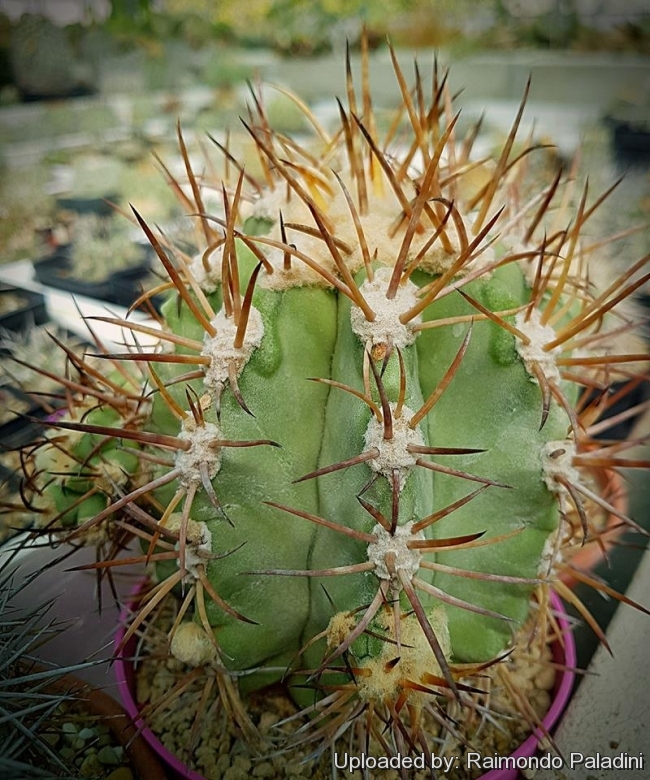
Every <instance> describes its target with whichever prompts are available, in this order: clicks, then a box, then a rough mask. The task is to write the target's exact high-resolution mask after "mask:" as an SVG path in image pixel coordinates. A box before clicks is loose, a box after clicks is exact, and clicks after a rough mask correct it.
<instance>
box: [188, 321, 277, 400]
mask: <svg viewBox="0 0 650 780" xmlns="http://www.w3.org/2000/svg"><path fill="white" fill-rule="evenodd" d="M211 324H212V325H213V326H214V327H215V329H216V331H217V333H216V335H215V336H210V335H209V334H208V333H206V334H205V336H204V338H203V350H202V352H201V354H202V355H203V356H205V357H209V358H210V365H209V366H208V367H207V368H206V369H205V384H206V387H207V388H208V389H214V388H216V387H218V386H219V385H224V384H225V383H226V382H227V381H228V376H229V366H230V365H231V364H233V363H234V365H235V372H236V374H237V376H239V374H241V372H242V369H243V368H244V366H245V365H246V363H248V361H249V360H250V357H251V355H252V354H253V351H254V350H255V349H257V347H259V345H260V344H261V343H262V337H263V336H264V323H263V322H262V316H261V315H260V313H259V311H257V309H256V308H255V307H253V306H251V310H250V314H249V317H248V323H247V325H246V333H245V334H244V343H243V344H242V345H241V347H239V348H237V347H235V346H234V342H235V335H236V333H237V325H236V324H235V322H234V320H233V319H232V317H226V315H225V313H224V311H223V309H221V310H220V311H219V312H218V313H217V315H216V317H215V318H214V319H213V320H212V323H211Z"/></svg>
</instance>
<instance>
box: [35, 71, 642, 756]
mask: <svg viewBox="0 0 650 780" xmlns="http://www.w3.org/2000/svg"><path fill="white" fill-rule="evenodd" d="M363 62H364V67H363V69H362V84H361V88H360V89H359V88H358V86H355V85H354V83H353V79H352V76H351V75H350V73H351V69H350V67H349V63H348V90H347V92H348V94H347V103H346V105H345V106H344V105H343V103H341V102H339V112H340V124H339V126H338V127H337V128H336V130H335V131H334V132H328V131H326V130H325V129H324V128H322V127H321V126H320V125H319V124H318V122H317V121H316V119H315V118H314V117H313V116H312V115H311V113H310V112H309V110H308V109H307V108H305V107H303V110H304V111H305V114H306V116H307V118H308V119H309V121H310V122H311V123H312V124H313V126H314V128H315V131H316V132H315V134H314V136H315V138H314V140H313V142H309V143H305V144H304V145H301V144H299V143H298V142H297V141H296V140H294V139H291V138H289V137H286V136H283V135H281V134H279V133H274V131H273V129H272V128H271V127H269V125H268V123H267V121H266V116H265V112H264V106H263V105H262V103H261V102H260V101H254V102H255V106H254V108H253V109H252V110H251V112H250V117H249V119H248V120H247V121H245V122H244V125H245V127H246V130H247V132H248V133H249V135H250V137H251V138H252V141H253V143H254V148H255V150H256V154H257V159H256V162H255V165H252V164H249V166H247V167H246V168H245V167H244V166H243V164H241V163H239V162H238V160H237V159H236V158H235V156H234V155H233V153H232V152H231V151H230V149H229V148H228V145H227V144H226V143H223V144H222V143H220V142H218V141H216V140H215V139H213V140H215V144H216V146H217V147H218V148H219V154H220V157H221V160H222V162H223V170H224V173H223V177H222V179H220V180H218V181H217V180H214V179H212V178H210V176H208V175H207V174H205V175H199V174H198V173H197V172H196V171H195V170H194V166H193V163H192V161H191V158H190V155H189V153H188V151H187V148H186V145H185V141H184V138H183V135H182V133H181V131H180V129H179V143H180V150H181V155H182V157H183V160H184V163H185V169H186V173H187V177H186V179H184V180H182V181H181V180H180V179H179V178H178V177H174V176H173V175H172V174H171V173H170V172H169V171H167V175H168V178H169V182H170V186H172V187H173V188H174V189H175V191H176V192H177V193H178V195H179V197H180V198H181V199H182V200H183V202H184V204H185V205H186V207H187V210H188V212H189V213H190V214H191V215H192V216H191V218H192V219H194V220H195V221H196V224H197V228H198V231H199V235H200V239H201V242H202V246H201V247H200V249H199V251H198V252H197V254H196V255H195V256H189V255H185V254H184V253H183V252H181V251H180V250H178V249H176V248H175V247H174V246H173V244H172V243H171V242H170V241H168V240H167V239H166V237H165V235H164V234H163V233H162V232H160V231H158V230H155V229H154V228H152V227H150V226H149V225H148V224H147V221H146V219H145V217H144V216H143V215H140V214H139V213H137V212H135V213H134V220H135V221H137V222H138V223H139V224H140V225H141V227H142V229H143V231H144V233H145V234H146V235H147V237H148V239H149V241H150V242H151V244H152V246H153V248H154V249H155V251H156V253H157V255H158V257H159V259H160V261H161V265H162V268H163V269H164V272H165V274H166V281H164V282H162V283H161V285H160V288H158V289H157V290H154V291H152V293H151V294H160V293H162V292H165V293H166V296H167V298H166V302H165V303H164V304H163V306H162V309H161V311H160V313H159V314H157V315H156V318H157V322H154V323H152V324H143V323H142V322H141V321H140V320H138V321H135V320H133V319H131V318H130V317H128V316H127V317H126V318H125V319H120V318H118V317H111V316H107V317H105V318H104V319H105V320H107V321H110V322H112V323H113V324H116V325H118V326H121V327H122V328H123V329H124V331H125V333H127V334H128V335H129V343H130V344H131V346H130V347H129V348H128V349H126V350H125V351H120V350H119V349H118V350H117V351H111V350H110V349H107V348H102V349H97V350H96V352H98V353H99V355H100V358H99V360H95V361H91V359H90V358H89V357H87V356H86V357H82V356H75V355H73V354H70V355H69V360H70V364H71V367H72V368H71V371H70V372H69V374H68V377H67V378H66V379H65V380H63V381H64V385H65V387H66V393H67V397H68V399H69V408H68V410H67V412H66V414H65V415H64V416H63V417H61V418H59V419H58V420H56V421H53V422H51V423H50V428H49V430H48V432H47V434H46V436H45V437H44V439H43V441H42V442H41V443H40V444H39V445H38V446H37V447H35V448H34V450H33V451H32V452H31V454H30V456H29V457H26V458H25V459H24V461H25V489H24V494H25V497H26V500H28V501H29V503H30V506H32V507H33V508H34V509H35V510H37V514H38V517H39V518H40V519H41V525H42V526H43V527H45V528H47V529H48V530H49V531H50V532H52V533H56V534H58V535H60V534H64V535H65V536H67V537H69V538H70V539H71V540H75V541H79V540H86V541H92V542H93V543H96V544H98V545H99V548H100V550H101V551H102V555H101V556H100V558H101V559H100V560H99V562H98V564H97V568H98V569H99V570H100V571H103V572H105V571H110V570H111V568H112V567H113V566H114V565H117V564H119V563H120V557H119V554H118V557H117V558H115V557H114V556H115V555H116V550H117V551H119V544H118V543H119V542H121V541H122V540H124V539H126V538H128V537H129V536H136V537H138V538H139V544H140V545H141V546H142V553H141V555H140V556H138V554H136V557H139V559H140V560H141V561H142V562H143V564H146V565H147V566H149V567H150V571H151V572H152V579H153V585H152V587H151V589H150V590H148V591H147V592H146V595H145V596H144V597H143V599H142V601H141V603H140V605H139V608H138V610H137V611H136V614H135V616H134V620H133V623H132V625H131V627H130V628H129V630H128V632H127V639H128V637H129V636H131V635H133V634H134V633H136V632H137V631H139V630H140V629H141V627H142V626H143V625H144V623H145V622H146V620H147V618H148V616H149V615H150V614H151V613H152V612H153V611H154V610H155V609H156V607H157V606H158V605H159V604H160V603H161V602H162V601H163V599H165V598H170V597H173V598H176V599H178V602H179V605H180V606H179V609H178V613H177V614H178V617H177V619H176V620H175V621H174V625H173V626H172V629H171V631H170V632H169V637H168V644H169V652H170V653H171V654H172V655H173V656H175V657H176V658H177V659H179V660H180V661H182V663H183V664H186V665H189V666H190V667H195V668H199V669H201V668H204V669H207V670H210V674H213V675H216V679H217V682H218V688H219V692H220V694H221V696H222V697H223V698H224V699H225V700H227V710H228V711H229V712H230V713H232V714H233V716H234V717H235V718H236V719H237V720H238V721H239V725H240V726H241V727H242V728H243V729H244V731H246V732H247V734H248V735H250V734H251V733H252V724H251V722H250V719H249V717H248V715H247V713H246V707H245V705H242V704H241V699H242V697H243V698H244V699H245V697H246V696H247V695H248V694H249V693H251V692H254V691H258V690H260V689H262V688H264V687H265V686H268V685H270V684H272V683H278V682H284V683H288V685H289V689H290V691H291V695H292V696H293V698H294V700H295V702H296V704H297V706H298V707H299V708H303V709H304V710H305V711H306V712H309V713H310V714H311V715H312V716H313V721H312V726H311V728H305V727H303V730H302V732H301V733H300V735H298V736H297V737H296V739H297V740H298V741H307V742H309V740H313V745H314V750H315V751H316V752H318V751H320V750H322V749H323V748H324V747H326V746H328V745H330V744H332V743H334V742H335V741H336V740H337V739H338V738H339V737H341V736H342V735H343V734H345V733H346V732H347V730H348V729H349V728H351V727H353V728H352V732H354V733H357V730H360V732H361V733H362V734H366V737H365V739H369V738H370V735H373V738H377V735H380V739H381V744H382V745H383V746H384V748H385V749H386V750H398V749H400V746H401V749H402V750H407V751H408V750H410V749H412V750H414V751H415V750H417V751H419V750H420V749H421V746H422V745H424V744H426V739H427V737H426V734H425V729H424V727H423V726H422V722H423V721H422V713H423V712H424V711H425V710H426V711H428V712H429V713H434V715H435V717H436V718H437V719H438V720H440V721H443V722H444V721H445V717H446V716H444V714H443V715H441V714H440V713H442V712H444V708H443V707H442V704H443V703H445V702H446V703H451V704H455V705H460V706H461V707H462V706H463V705H465V704H467V706H468V707H471V706H472V705H471V702H472V696H473V695H474V693H475V692H476V686H475V685H474V684H471V685H470V684H468V682H467V680H468V679H476V675H481V674H488V673H489V672H490V670H491V669H493V668H494V667H498V666H499V664H502V663H503V662H504V661H505V659H506V658H507V657H508V655H509V654H510V652H511V650H512V648H513V637H515V636H517V635H518V634H517V631H518V630H519V629H520V628H521V626H522V625H524V624H526V621H527V620H529V619H530V616H531V615H532V616H533V617H534V618H535V619H534V624H535V625H534V628H533V629H532V630H531V632H530V635H532V634H535V633H537V634H539V633H540V632H542V633H544V632H548V633H552V632H553V630H554V625H555V622H554V621H555V618H554V615H553V612H552V610H551V609H550V608H549V604H548V598H549V595H548V594H549V588H550V587H551V586H555V587H556V588H557V590H558V591H559V593H560V595H562V596H564V597H565V598H566V599H567V600H569V601H571V602H572V603H573V604H574V606H575V607H576V608H577V609H578V611H579V612H580V613H581V614H582V615H583V616H584V617H585V618H586V619H587V620H591V618H590V615H589V613H588V611H587V610H586V608H585V607H584V606H583V605H582V603H581V602H580V601H579V600H578V599H577V597H576V596H575V595H574V594H573V592H572V591H571V590H569V589H568V588H567V587H566V586H565V585H563V584H562V581H561V577H560V575H561V573H562V571H563V569H566V568H567V567H570V566H571V557H570V556H571V554H572V552H573V551H574V550H575V549H576V548H579V547H581V546H582V545H583V544H594V543H598V542H599V538H600V536H599V535H600V533H601V531H600V529H599V525H598V523H599V520H600V519H602V517H601V516H602V515H603V514H610V513H613V514H614V515H615V516H616V517H617V518H618V519H619V522H620V523H624V524H627V525H629V526H630V527H633V528H635V529H637V530H639V529H638V526H636V525H635V523H634V521H633V520H631V519H630V518H628V517H627V516H626V515H625V514H624V513H623V512H621V511H620V510H619V509H617V508H616V507H614V506H612V505H611V503H610V496H609V495H608V494H607V493H602V492H600V491H601V488H600V484H601V483H599V482H598V480H597V479H596V477H597V476H598V473H599V472H602V471H603V470H605V469H615V468H618V467H622V466H640V467H645V466H646V465H647V464H646V463H645V462H643V461H637V460H632V459H631V458H626V457H625V455H626V449H627V448H628V446H629V445H628V443H626V442H620V441H612V440H608V439H606V438H605V439H599V440H597V439H596V438H595V437H594V432H595V431H596V424H597V422H598V420H599V419H601V418H602V417H603V416H604V415H605V414H606V413H607V411H608V409H609V407H610V405H611V403H612V400H611V396H610V395H609V394H608V388H609V386H610V385H611V384H612V382H614V381H622V382H624V383H625V385H624V386H625V388H626V389H631V388H633V387H636V386H638V385H639V384H640V383H642V382H644V381H645V376H644V371H645V367H646V354H645V352H644V351H643V349H642V348H641V347H637V346H632V347H630V346H629V344H630V343H633V341H634V334H635V329H636V328H637V322H636V320H635V316H634V313H633V312H631V311H628V310H627V309H626V308H625V306H624V304H625V303H626V301H627V300H628V299H629V298H630V297H631V296H632V295H633V293H634V292H635V290H636V289H637V288H638V287H639V286H640V285H641V284H643V283H644V281H645V280H647V278H648V274H647V273H645V275H644V271H643V267H644V265H645V263H646V260H647V258H644V259H643V260H641V261H639V262H638V263H636V264H635V265H633V266H630V267H629V269H627V270H625V271H624V272H623V273H621V274H619V275H618V276H617V277H616V276H615V277H613V279H612V280H611V281H609V282H607V283H606V284H605V285H604V286H603V287H602V289H598V288H597V287H596V286H595V284H594V282H593V279H592V274H593V270H592V269H593V267H594V264H593V263H592V260H593V259H594V258H596V257H598V253H599V251H601V248H602V245H601V244H597V243H595V242H592V243H591V244H590V243H589V242H588V241H587V240H585V238H584V233H585V225H586V224H587V223H588V221H589V219H590V218H591V217H592V215H593V213H594V212H595V211H596V209H597V208H598V206H599V205H600V204H601V203H602V202H603V200H604V199H605V195H604V196H601V197H599V198H597V199H593V198H590V196H589V194H588V192H587V188H586V187H585V189H584V191H583V192H582V193H580V192H579V191H578V190H577V188H576V178H575V176H573V175H572V172H570V173H569V175H565V174H564V173H563V172H562V171H561V170H557V171H551V172H550V174H549V176H548V179H547V180H545V181H544V180H540V179H539V176H538V175H537V174H536V175H535V177H532V179H531V177H530V176H528V172H529V163H530V160H531V158H533V157H534V154H536V153H537V154H543V151H542V152H540V151H539V150H538V149H537V148H536V147H535V146H534V144H533V143H532V142H531V140H530V139H529V140H527V141H523V142H522V141H517V139H516V135H517V130H518V127H519V124H520V120H521V116H522V112H523V110H524V105H525V101H526V97H525V96H524V99H523V100H522V104H521V107H520V110H519V112H518V114H517V117H516V119H515V122H514V125H513V127H512V130H511V132H510V133H509V135H508V137H507V139H506V141H505V143H504V145H503V148H502V149H501V151H500V152H499V153H497V154H496V155H495V156H493V157H489V158H485V159H479V158H477V157H476V156H475V155H474V153H473V142H474V139H475V137H476V130H477V129H476V128H474V129H472V130H470V131H469V133H468V134H467V135H465V136H463V137H462V138H461V137H459V131H458V129H457V125H458V123H457V118H458V117H457V116H454V115H453V114H452V110H451V99H450V96H449V90H448V88H447V81H446V77H445V76H444V75H443V74H441V73H439V72H438V70H437V68H436V69H434V73H433V79H432V81H433V83H432V85H430V87H429V90H428V91H429V93H430V95H431V98H430V100H429V102H427V99H426V98H425V92H424V87H423V83H422V81H421V80H420V77H419V74H418V75H417V78H416V82H415V86H414V87H413V88H410V87H409V86H408V85H407V80H406V78H405V77H404V75H403V74H402V71H401V69H400V67H399V65H398V63H397V60H396V58H394V68H395V74H396V77H397V81H398V83H399V86H400V89H401V95H402V99H403V100H402V105H401V107H400V110H399V112H398V114H397V116H396V118H395V120H394V121H393V123H392V124H391V125H390V126H389V127H387V128H385V129H384V130H381V131H380V129H379V127H378V122H377V119H376V116H375V114H374V113H373V108H372V101H371V94H370V90H369V87H368V70H367V57H364V60H363ZM301 105H302V104H301ZM253 168H255V170H253ZM211 170H212V171H213V170H214V166H213V168H212V169H211ZM215 191H216V192H217V193H219V197H220V201H221V206H220V208H215V207H214V206H212V205H211V206H210V207H209V208H208V206H207V205H206V204H207V199H206V194H207V193H208V192H210V194H211V196H212V202H214V197H213V195H214V192H215ZM146 298H147V296H146V295H143V298H142V300H140V301H138V305H143V306H145V305H146ZM90 326H91V328H92V323H90ZM637 335H638V334H637ZM152 338H153V339H155V341H154V345H153V346H151V345H147V344H144V343H142V342H144V340H145V339H148V340H149V341H151V339H152ZM148 343H149V342H148ZM100 346H101V345H100ZM72 369H74V370H76V372H77V376H76V378H73V373H74V372H73V371H72ZM585 388H586V389H587V390H588V391H589V392H588V393H585V392H583V391H584V390H585ZM626 389H624V390H620V391H619V396H620V395H624V394H625V392H626V391H627V390H626ZM603 427H606V424H603V423H601V424H600V428H601V429H602V428H603ZM576 576H579V577H580V578H581V579H583V580H585V581H588V582H591V583H592V584H593V585H594V586H596V587H599V588H601V589H604V590H605V591H606V592H607V593H611V592H612V591H611V590H610V589H609V588H608V587H607V586H606V585H604V584H603V583H601V582H600V581H599V580H596V579H595V578H592V577H591V576H590V575H588V574H585V573H584V572H579V571H576ZM530 635H529V636H530ZM479 688H480V685H479ZM521 717H522V719H524V720H532V721H533V722H534V719H532V718H531V716H530V714H529V713H528V712H527V711H526V710H525V708H524V709H523V710H522V713H521ZM458 723H459V721H458V719H453V718H452V717H449V718H448V719H447V721H446V725H447V727H448V728H449V729H451V730H452V731H454V730H455V729H456V727H457V726H458ZM352 732H350V733H352ZM305 734H307V735H308V736H305ZM461 738H462V735H461ZM361 739H362V740H363V739H364V737H361ZM362 744H363V742H362Z"/></svg>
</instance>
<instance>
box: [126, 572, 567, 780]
mask: <svg viewBox="0 0 650 780" xmlns="http://www.w3.org/2000/svg"><path fill="white" fill-rule="evenodd" d="M147 582H148V580H147V579H143V580H142V581H141V582H139V583H138V584H137V585H136V586H135V587H134V588H133V590H132V591H131V593H130V594H129V600H128V601H127V603H126V604H125V606H124V607H123V608H122V611H121V613H120V618H119V626H118V630H117V633H116V634H115V642H114V647H115V659H114V668H115V676H116V679H117V687H118V692H119V696H120V699H121V701H122V704H123V706H124V709H125V710H126V711H127V712H128V714H129V715H130V716H131V718H132V721H133V723H134V724H135V725H136V726H137V727H138V730H139V733H140V734H141V735H142V736H143V738H144V739H145V740H146V741H147V742H148V743H149V745H150V746H151V747H152V748H153V749H154V751H155V752H156V753H157V754H158V755H159V756H160V758H161V759H162V760H163V761H164V762H165V763H166V764H167V765H168V766H169V767H170V768H171V769H172V770H173V772H174V773H175V774H176V775H177V776H178V777H182V778H184V780H205V778H204V776H203V775H202V774H200V773H199V772H196V771H195V770H193V769H190V767H189V766H188V765H187V764H185V763H184V762H182V761H181V760H180V759H179V758H177V757H176V756H175V755H174V754H173V753H172V752H171V751H170V750H168V749H167V748H166V747H165V746H164V745H163V744H162V742H160V740H159V739H158V737H157V736H156V735H155V734H154V732H153V731H152V730H151V729H150V728H149V727H148V726H146V725H145V723H144V721H143V720H142V718H141V717H140V709H139V707H138V705H137V703H136V701H135V698H134V696H133V688H134V683H135V671H134V665H133V659H132V657H131V654H130V653H129V652H128V648H129V646H130V645H132V644H134V643H135V641H136V638H135V637H132V638H131V639H130V641H129V642H127V644H126V647H124V648H121V644H122V640H123V639H124V635H125V634H126V631H127V625H128V622H129V617H130V615H131V608H130V603H131V602H132V601H133V600H135V599H136V597H137V596H138V595H139V594H140V593H141V592H142V590H143V589H144V587H146V584H147ZM550 602H551V606H552V608H553V611H554V613H555V617H556V620H557V624H558V627H559V629H560V632H561V640H556V641H555V642H554V643H553V645H552V647H553V655H554V660H555V661H556V662H559V663H561V665H562V666H563V667H564V668H563V669H562V670H561V671H558V673H557V676H556V681H555V689H554V692H553V699H552V702H551V706H550V707H549V709H548V711H547V713H546V715H545V716H544V717H543V718H542V723H541V726H539V727H537V728H536V729H535V730H534V731H533V732H532V734H530V735H529V736H528V738H527V739H526V740H524V742H522V744H521V745H520V746H519V747H518V748H517V750H515V751H513V752H512V753H511V754H510V756H512V757H513V758H515V759H526V758H530V757H531V756H533V755H534V754H535V752H536V750H537V748H538V744H539V742H540V741H541V740H542V739H544V738H545V737H546V736H547V735H548V733H550V731H551V730H552V728H553V726H555V724H556V723H557V721H558V720H559V718H560V716H561V714H562V712H563V711H564V710H565V709H566V706H567V703H568V701H569V698H570V696H571V692H572V690H573V684H574V681H575V671H574V670H575V668H576V663H577V656H576V645H575V638H574V636H573V632H572V630H571V623H570V622H569V619H568V616H567V611H566V609H565V607H564V604H563V602H562V600H561V599H560V597H559V596H558V595H557V594H556V593H555V592H554V591H553V590H551V592H550ZM517 777H519V770H518V769H491V770H489V771H488V772H485V773H484V774H482V775H480V777H479V778H478V780H516V779H517Z"/></svg>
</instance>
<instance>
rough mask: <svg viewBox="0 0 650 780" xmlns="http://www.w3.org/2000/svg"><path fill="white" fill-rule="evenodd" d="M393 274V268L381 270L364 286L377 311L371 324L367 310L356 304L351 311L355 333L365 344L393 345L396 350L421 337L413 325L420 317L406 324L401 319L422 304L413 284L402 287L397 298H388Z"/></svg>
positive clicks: (399, 288) (366, 298)
mask: <svg viewBox="0 0 650 780" xmlns="http://www.w3.org/2000/svg"><path fill="white" fill-rule="evenodd" d="M392 275H393V269H392V268H387V267H385V268H378V269H377V271H375V275H374V278H373V279H372V281H369V280H368V279H366V281H365V282H364V283H363V284H362V285H361V288H360V289H361V294H362V295H363V297H364V298H365V300H366V301H367V302H368V306H370V308H371V309H372V310H373V311H374V312H375V315H376V317H375V319H374V320H373V321H372V322H369V321H368V320H367V319H366V316H365V314H364V313H363V311H362V310H361V309H360V308H359V307H358V306H355V305H353V306H352V310H351V312H350V322H351V323H352V330H353V331H354V332H355V333H356V334H357V336H358V337H359V338H360V339H361V341H362V342H363V344H367V343H368V342H370V343H371V344H373V345H374V344H392V345H393V346H395V347H406V346H408V345H409V344H412V343H413V342H414V341H415V339H416V336H417V331H414V330H413V326H414V325H416V324H417V323H418V322H420V321H421V319H422V318H421V317H420V315H418V316H417V317H414V318H413V319H412V320H409V322H407V323H406V324H404V323H402V322H400V319H399V318H400V316H401V315H402V314H404V313H405V312H407V311H408V310H409V309H411V308H413V306H415V305H416V304H417V303H418V297H417V291H418V288H417V287H416V285H414V284H413V283H412V282H407V283H406V284H404V285H399V286H398V288H397V292H396V293H395V297H394V298H392V299H390V300H389V299H388V298H387V297H386V291H387V290H388V285H389V283H390V279H391V276H392Z"/></svg>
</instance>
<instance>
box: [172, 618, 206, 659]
mask: <svg viewBox="0 0 650 780" xmlns="http://www.w3.org/2000/svg"><path fill="white" fill-rule="evenodd" d="M169 649H170V651H171V654H172V655H173V656H174V658H177V659H178V660H179V661H180V662H181V663H184V664H187V665H188V666H194V667H196V666H205V665H206V664H209V663H212V662H213V661H215V660H216V657H217V650H216V648H215V646H214V643H213V642H212V641H211V640H210V637H209V636H208V635H207V633H206V631H205V629H204V628H203V627H202V626H199V625H198V624H197V623H192V622H191V621H186V622H184V623H181V624H180V626H178V628H177V629H176V631H175V632H174V636H173V637H172V640H171V643H170V646H169Z"/></svg>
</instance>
